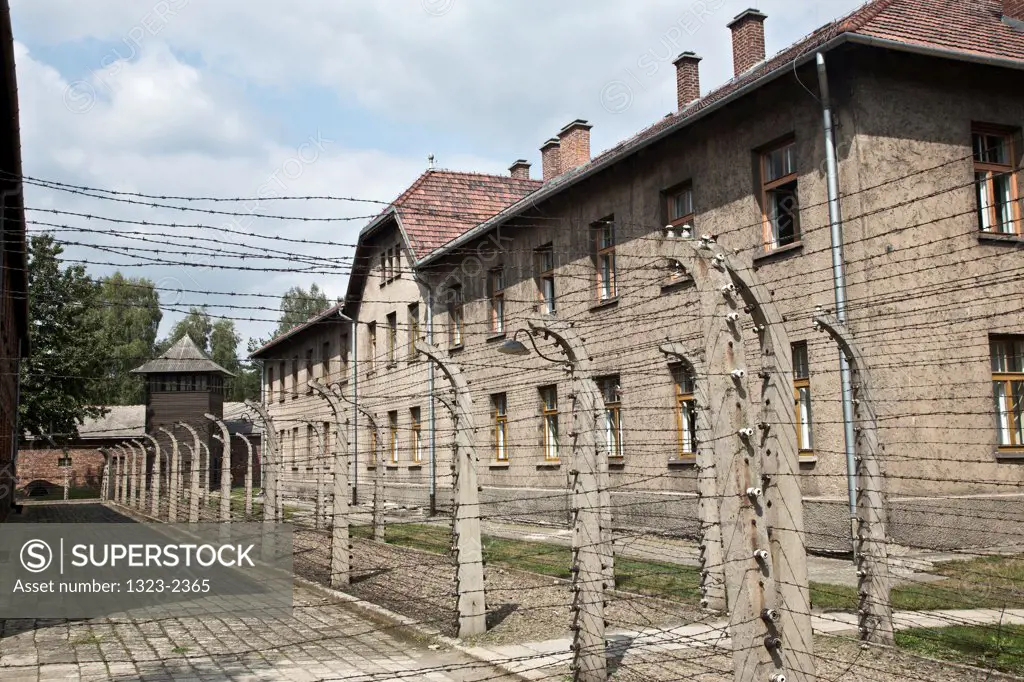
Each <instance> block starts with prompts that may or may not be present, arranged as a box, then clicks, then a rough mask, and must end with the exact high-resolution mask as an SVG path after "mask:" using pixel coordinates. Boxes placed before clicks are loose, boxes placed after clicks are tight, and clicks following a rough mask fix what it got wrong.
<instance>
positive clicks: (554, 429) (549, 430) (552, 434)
mask: <svg viewBox="0 0 1024 682" xmlns="http://www.w3.org/2000/svg"><path fill="white" fill-rule="evenodd" d="M544 428H545V431H546V437H545V444H546V445H547V448H546V451H545V453H544V456H545V457H547V458H548V459H558V416H557V415H548V416H547V417H545V418H544Z"/></svg>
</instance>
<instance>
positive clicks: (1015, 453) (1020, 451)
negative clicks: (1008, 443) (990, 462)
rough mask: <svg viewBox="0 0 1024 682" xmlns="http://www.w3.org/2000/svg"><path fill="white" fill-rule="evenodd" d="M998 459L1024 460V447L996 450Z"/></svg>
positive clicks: (1008, 460)
mask: <svg viewBox="0 0 1024 682" xmlns="http://www.w3.org/2000/svg"><path fill="white" fill-rule="evenodd" d="M996 459H997V460H1001V461H1007V462H1017V461H1022V462H1024V448H1007V449H1005V450H1004V449H1002V448H1000V449H998V450H996Z"/></svg>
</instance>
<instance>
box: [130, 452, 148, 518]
mask: <svg viewBox="0 0 1024 682" xmlns="http://www.w3.org/2000/svg"><path fill="white" fill-rule="evenodd" d="M132 445H134V446H135V447H137V448H138V449H139V471H138V476H137V478H136V479H135V480H136V494H135V506H136V507H138V509H139V511H143V512H144V511H146V479H147V476H146V469H147V468H148V464H149V454H148V453H147V452H146V445H145V444H144V443H143V442H142V441H139V440H133V441H132Z"/></svg>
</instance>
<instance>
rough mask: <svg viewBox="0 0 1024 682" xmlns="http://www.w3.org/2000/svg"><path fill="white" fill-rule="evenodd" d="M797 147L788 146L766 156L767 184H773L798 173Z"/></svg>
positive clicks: (765, 178) (765, 171)
mask: <svg viewBox="0 0 1024 682" xmlns="http://www.w3.org/2000/svg"><path fill="white" fill-rule="evenodd" d="M795 147H796V145H795V144H788V145H786V146H785V147H781V148H779V149H775V150H772V151H770V152H768V153H767V154H765V155H764V181H765V182H772V181H773V180H778V179H779V178H781V177H783V176H786V175H789V174H790V173H794V172H796V161H795V154H794V151H795Z"/></svg>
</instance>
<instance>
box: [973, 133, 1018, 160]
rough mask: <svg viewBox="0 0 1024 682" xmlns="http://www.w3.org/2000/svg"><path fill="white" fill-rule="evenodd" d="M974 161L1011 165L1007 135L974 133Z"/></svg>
mask: <svg viewBox="0 0 1024 682" xmlns="http://www.w3.org/2000/svg"><path fill="white" fill-rule="evenodd" d="M973 145H974V160H975V161H981V162H983V163H1001V164H1008V163H1010V145H1009V138H1008V137H1006V136H1005V135H986V134H984V133H974V135H973Z"/></svg>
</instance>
